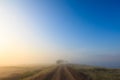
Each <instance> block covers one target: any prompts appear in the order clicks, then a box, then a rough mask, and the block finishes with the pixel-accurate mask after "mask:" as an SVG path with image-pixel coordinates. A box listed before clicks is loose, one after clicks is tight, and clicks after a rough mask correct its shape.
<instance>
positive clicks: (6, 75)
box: [0, 65, 50, 80]
mask: <svg viewBox="0 0 120 80" xmlns="http://www.w3.org/2000/svg"><path fill="white" fill-rule="evenodd" d="M48 67H50V66H46V65H44V66H43V65H42V66H24V67H23V66H17V67H16V66H9V67H8V66H7V67H0V80H22V79H24V78H26V77H30V76H32V75H33V74H36V73H38V72H40V71H42V70H43V69H45V68H48Z"/></svg>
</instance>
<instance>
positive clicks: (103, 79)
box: [71, 65, 120, 80]
mask: <svg viewBox="0 0 120 80" xmlns="http://www.w3.org/2000/svg"><path fill="white" fill-rule="evenodd" d="M71 66H72V67H73V68H74V69H76V70H77V71H78V72H79V73H84V74H86V75H88V76H90V77H91V78H92V80H120V69H112V68H101V67H93V66H86V65H78V66H76V65H71Z"/></svg>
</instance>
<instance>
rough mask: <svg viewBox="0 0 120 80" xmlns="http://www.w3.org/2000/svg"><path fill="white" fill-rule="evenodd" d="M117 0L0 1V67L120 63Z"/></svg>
mask: <svg viewBox="0 0 120 80" xmlns="http://www.w3.org/2000/svg"><path fill="white" fill-rule="evenodd" d="M119 3H120V2H119V1H118V0H110V1H108V0H97V1H96V0H84V1H83V0H0V65H16V64H36V63H41V64H45V63H55V61H56V60H58V59H63V60H67V61H69V62H72V63H80V64H90V65H101V66H114V67H116V66H117V67H118V66H119V67H120V63H119V61H120V58H119V57H120V5H119Z"/></svg>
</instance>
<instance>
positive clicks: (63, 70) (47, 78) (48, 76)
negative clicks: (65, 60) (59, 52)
mask: <svg viewBox="0 0 120 80" xmlns="http://www.w3.org/2000/svg"><path fill="white" fill-rule="evenodd" d="M24 80H91V79H90V78H89V77H88V76H87V75H85V74H83V73H79V72H77V71H76V70H74V69H72V68H70V67H68V66H66V65H60V66H58V67H56V68H54V69H53V70H51V71H49V72H46V73H44V74H38V75H37V76H33V77H30V78H28V79H24Z"/></svg>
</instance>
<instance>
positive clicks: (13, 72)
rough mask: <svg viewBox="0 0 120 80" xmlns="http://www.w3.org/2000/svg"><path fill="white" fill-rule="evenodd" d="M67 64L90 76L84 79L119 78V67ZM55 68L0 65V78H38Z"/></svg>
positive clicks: (111, 79)
mask: <svg viewBox="0 0 120 80" xmlns="http://www.w3.org/2000/svg"><path fill="white" fill-rule="evenodd" d="M68 66H69V67H70V68H72V69H74V71H77V72H76V73H77V74H78V73H80V74H84V75H85V76H86V77H88V78H90V79H87V78H86V79H85V80H120V69H110V68H101V67H93V66H86V65H68ZM55 68H56V66H55V65H54V66H53V65H52V66H48V65H47V66H45V65H44V66H24V67H22V66H21V67H15V66H14V67H0V80H39V78H41V76H42V77H43V76H45V77H46V75H48V74H49V73H50V71H52V70H54V69H55ZM59 69H60V68H59ZM59 69H58V70H57V71H58V75H60V72H59ZM72 69H71V70H72ZM57 71H54V73H55V74H54V77H55V75H56V72H57ZM74 71H72V72H73V75H74V76H75V74H74ZM62 74H63V73H62ZM84 75H83V76H84ZM37 77H38V78H37ZM81 77H82V76H81ZM51 78H52V77H51ZM40 80H42V79H40ZM43 80H44V79H43ZM50 80H52V79H50ZM55 80H56V79H55ZM75 80H76V79H75Z"/></svg>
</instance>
